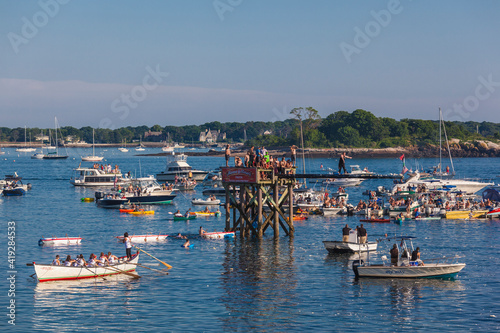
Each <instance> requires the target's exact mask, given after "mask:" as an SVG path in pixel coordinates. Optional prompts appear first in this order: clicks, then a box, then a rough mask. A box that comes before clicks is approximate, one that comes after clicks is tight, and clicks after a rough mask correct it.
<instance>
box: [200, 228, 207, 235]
mask: <svg viewBox="0 0 500 333" xmlns="http://www.w3.org/2000/svg"><path fill="white" fill-rule="evenodd" d="M204 234H206V231H205V230H204V229H203V227H202V226H200V236H201V235H204Z"/></svg>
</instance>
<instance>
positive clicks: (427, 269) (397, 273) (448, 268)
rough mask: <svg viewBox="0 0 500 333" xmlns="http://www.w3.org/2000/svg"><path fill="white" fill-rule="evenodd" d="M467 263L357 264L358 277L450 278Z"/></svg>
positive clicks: (355, 268)
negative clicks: (419, 264)
mask: <svg viewBox="0 0 500 333" xmlns="http://www.w3.org/2000/svg"><path fill="white" fill-rule="evenodd" d="M464 267H465V264H425V265H424V266H384V265H379V266H375V265H373V266H356V265H353V270H354V273H355V274H356V276H357V277H372V278H448V277H453V276H455V275H456V274H457V273H458V272H460V271H461V270H462V269H463V268H464Z"/></svg>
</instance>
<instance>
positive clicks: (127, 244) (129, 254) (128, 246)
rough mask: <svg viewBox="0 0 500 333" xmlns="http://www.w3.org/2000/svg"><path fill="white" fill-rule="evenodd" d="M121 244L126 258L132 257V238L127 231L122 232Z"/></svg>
mask: <svg viewBox="0 0 500 333" xmlns="http://www.w3.org/2000/svg"><path fill="white" fill-rule="evenodd" d="M123 244H125V252H126V253H127V259H128V260H130V259H132V240H131V239H130V237H129V236H128V232H126V233H124V234H123Z"/></svg>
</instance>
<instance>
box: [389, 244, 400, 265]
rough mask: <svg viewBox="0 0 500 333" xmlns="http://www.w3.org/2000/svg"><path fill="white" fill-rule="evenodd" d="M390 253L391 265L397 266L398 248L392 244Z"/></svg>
mask: <svg viewBox="0 0 500 333" xmlns="http://www.w3.org/2000/svg"><path fill="white" fill-rule="evenodd" d="M390 252H391V265H394V266H397V265H398V258H399V250H398V246H397V245H396V244H394V245H393V246H392V249H391V251H390Z"/></svg>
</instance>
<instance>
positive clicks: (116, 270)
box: [105, 266, 141, 278]
mask: <svg viewBox="0 0 500 333" xmlns="http://www.w3.org/2000/svg"><path fill="white" fill-rule="evenodd" d="M105 267H106V268H109V269H111V270H115V272H120V273H123V274H125V275H128V276H132V277H135V278H140V277H141V276H140V275H139V274H134V273H130V272H127V271H124V270H122V269H119V268H117V267H114V266H105Z"/></svg>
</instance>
